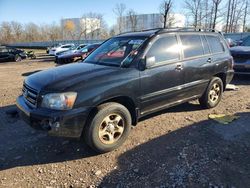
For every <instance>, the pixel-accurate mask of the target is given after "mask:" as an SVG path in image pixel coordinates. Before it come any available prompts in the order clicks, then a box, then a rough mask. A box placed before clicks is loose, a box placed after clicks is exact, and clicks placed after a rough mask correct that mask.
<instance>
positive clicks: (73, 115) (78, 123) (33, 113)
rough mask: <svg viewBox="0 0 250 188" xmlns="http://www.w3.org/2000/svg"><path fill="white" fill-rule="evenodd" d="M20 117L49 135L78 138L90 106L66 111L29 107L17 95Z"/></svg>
mask: <svg viewBox="0 0 250 188" xmlns="http://www.w3.org/2000/svg"><path fill="white" fill-rule="evenodd" d="M16 105H17V107H18V109H19V114H20V116H21V118H22V119H23V120H24V121H25V122H26V123H28V124H29V125H30V126H31V127H33V128H35V129H39V130H44V131H47V132H48V134H49V135H52V136H61V137H71V138H79V137H80V136H81V134H82V131H83V127H84V125H85V123H86V120H87V117H88V114H89V112H90V110H91V109H90V108H77V109H72V110H67V111H59V110H50V109H45V108H31V107H29V106H28V105H27V104H26V102H25V101H24V98H23V96H19V97H18V98H17V101H16Z"/></svg>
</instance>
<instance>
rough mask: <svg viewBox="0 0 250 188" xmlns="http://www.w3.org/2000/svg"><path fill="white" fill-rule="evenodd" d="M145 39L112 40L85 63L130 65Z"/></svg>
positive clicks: (119, 38) (121, 38)
mask: <svg viewBox="0 0 250 188" xmlns="http://www.w3.org/2000/svg"><path fill="white" fill-rule="evenodd" d="M145 39H146V38H145V37H129V38H128V37H118V38H111V39H109V40H108V41H106V42H105V43H104V44H102V45H101V46H100V47H99V48H97V50H95V51H94V52H93V53H91V54H90V55H89V56H88V57H87V58H86V60H85V61H84V62H86V63H92V64H102V65H110V66H120V65H121V64H122V63H123V64H130V63H131V62H132V60H133V58H134V57H135V55H136V54H137V49H138V48H139V47H140V46H141V45H142V44H143V42H144V41H145Z"/></svg>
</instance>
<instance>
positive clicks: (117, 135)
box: [83, 102, 131, 153]
mask: <svg viewBox="0 0 250 188" xmlns="http://www.w3.org/2000/svg"><path fill="white" fill-rule="evenodd" d="M86 126H87V127H86V128H85V132H84V135H83V136H84V138H85V140H86V142H87V144H88V145H89V146H90V147H91V148H93V149H94V150H95V151H97V152H99V153H105V152H109V151H112V150H114V149H116V148H118V147H119V146H121V145H122V144H123V143H124V142H125V140H126V139H127V137H128V135H129V132H130V130H131V115H130V112H129V111H128V109H127V108H126V107H124V106H123V105H121V104H119V103H113V102H111V103H106V104H103V105H100V106H99V107H98V108H97V112H96V114H95V116H94V117H93V118H92V121H91V123H90V124H89V125H86Z"/></svg>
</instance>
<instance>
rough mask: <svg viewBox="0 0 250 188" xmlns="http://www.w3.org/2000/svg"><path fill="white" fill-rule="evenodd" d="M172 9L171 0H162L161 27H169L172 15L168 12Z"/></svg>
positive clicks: (171, 22) (172, 18) (172, 19)
mask: <svg viewBox="0 0 250 188" xmlns="http://www.w3.org/2000/svg"><path fill="white" fill-rule="evenodd" d="M172 9H173V0H164V1H163V2H162V3H161V5H160V13H161V15H162V17H163V28H167V27H171V25H172V24H173V21H174V17H173V16H172V15H171V14H170V13H171V11H172Z"/></svg>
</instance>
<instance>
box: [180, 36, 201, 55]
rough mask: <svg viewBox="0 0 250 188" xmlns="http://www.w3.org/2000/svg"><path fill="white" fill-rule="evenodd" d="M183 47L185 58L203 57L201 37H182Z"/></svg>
mask: <svg viewBox="0 0 250 188" xmlns="http://www.w3.org/2000/svg"><path fill="white" fill-rule="evenodd" d="M180 39H181V42H182V46H183V52H184V58H191V57H195V56H200V55H203V47H202V43H201V38H200V35H185V34H182V35H180Z"/></svg>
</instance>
